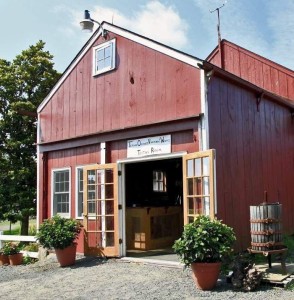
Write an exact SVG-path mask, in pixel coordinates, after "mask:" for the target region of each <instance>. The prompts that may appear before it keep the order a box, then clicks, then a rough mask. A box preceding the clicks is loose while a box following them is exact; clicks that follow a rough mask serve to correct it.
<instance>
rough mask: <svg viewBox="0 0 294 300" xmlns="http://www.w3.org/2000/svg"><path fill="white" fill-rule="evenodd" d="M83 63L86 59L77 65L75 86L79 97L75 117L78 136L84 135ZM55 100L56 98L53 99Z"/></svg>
mask: <svg viewBox="0 0 294 300" xmlns="http://www.w3.org/2000/svg"><path fill="white" fill-rule="evenodd" d="M83 65H84V60H82V61H81V63H80V64H79V65H78V66H77V81H76V84H77V86H76V87H73V88H75V89H76V91H77V98H76V119H75V122H76V123H75V129H76V130H75V131H76V136H81V135H83V122H84V119H83V100H84V98H83ZM53 101H54V99H53Z"/></svg>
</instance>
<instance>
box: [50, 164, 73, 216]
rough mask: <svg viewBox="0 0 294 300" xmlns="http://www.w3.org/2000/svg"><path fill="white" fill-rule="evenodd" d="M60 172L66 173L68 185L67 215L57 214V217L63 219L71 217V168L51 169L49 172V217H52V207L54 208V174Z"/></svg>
mask: <svg viewBox="0 0 294 300" xmlns="http://www.w3.org/2000/svg"><path fill="white" fill-rule="evenodd" d="M60 171H68V172H69V174H68V176H69V177H68V178H69V185H68V189H69V191H68V199H69V207H68V213H57V214H58V215H60V216H62V217H64V218H70V216H71V168H56V169H52V171H51V216H52V217H53V216H54V212H53V207H54V203H53V202H54V187H55V186H54V173H55V172H60Z"/></svg>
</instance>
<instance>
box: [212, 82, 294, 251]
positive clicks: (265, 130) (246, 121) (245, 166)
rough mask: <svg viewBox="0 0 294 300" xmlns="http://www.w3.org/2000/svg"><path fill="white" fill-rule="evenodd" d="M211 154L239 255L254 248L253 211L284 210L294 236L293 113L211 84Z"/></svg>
mask: <svg viewBox="0 0 294 300" xmlns="http://www.w3.org/2000/svg"><path fill="white" fill-rule="evenodd" d="M208 97H209V98H208V103H209V134H210V148H215V149H216V164H217V165H216V172H217V199H218V217H219V218H220V219H223V220H224V221H225V223H227V224H229V225H231V226H233V227H234V229H235V231H236V233H237V237H238V247H239V249H246V247H248V246H250V223H249V206H250V205H258V204H260V203H262V202H263V201H264V191H267V193H268V202H269V203H273V202H276V201H279V202H280V203H282V204H283V227H284V230H285V232H288V233H291V234H292V233H293V232H294V218H293V211H294V201H293V199H294V186H293V174H294V123H293V118H292V119H291V114H290V109H289V108H286V107H283V106H280V105H278V104H276V103H274V102H271V101H269V100H268V99H266V98H265V99H263V100H262V101H261V103H260V105H259V108H257V104H256V94H255V93H254V92H250V91H248V90H246V89H243V88H241V87H239V86H236V85H234V84H233V83H230V82H228V81H225V80H224V79H220V78H218V77H214V78H213V79H212V80H211V81H210V83H209V92H208Z"/></svg>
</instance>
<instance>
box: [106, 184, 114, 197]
mask: <svg viewBox="0 0 294 300" xmlns="http://www.w3.org/2000/svg"><path fill="white" fill-rule="evenodd" d="M105 199H113V185H112V184H108V185H106V186H105Z"/></svg>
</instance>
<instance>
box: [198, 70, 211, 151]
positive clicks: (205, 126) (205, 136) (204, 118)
mask: <svg viewBox="0 0 294 300" xmlns="http://www.w3.org/2000/svg"><path fill="white" fill-rule="evenodd" d="M200 101H201V119H200V121H199V123H198V130H199V139H200V141H199V143H200V151H205V150H208V149H209V122H208V117H209V116H208V103H207V81H206V77H205V71H204V70H200Z"/></svg>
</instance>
